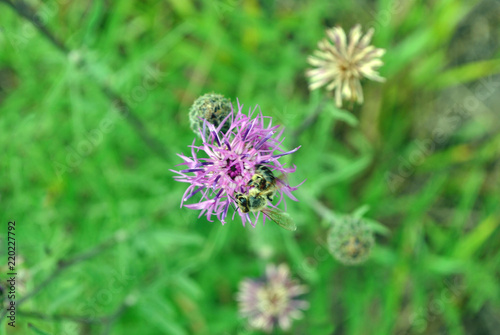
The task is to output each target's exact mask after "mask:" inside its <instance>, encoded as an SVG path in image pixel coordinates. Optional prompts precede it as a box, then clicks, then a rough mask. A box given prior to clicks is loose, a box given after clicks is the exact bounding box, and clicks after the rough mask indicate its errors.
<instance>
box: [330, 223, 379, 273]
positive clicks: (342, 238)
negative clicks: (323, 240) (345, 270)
mask: <svg viewBox="0 0 500 335" xmlns="http://www.w3.org/2000/svg"><path fill="white" fill-rule="evenodd" d="M374 244H375V239H374V238H373V232H372V230H371V229H370V227H369V226H368V225H367V224H366V222H365V221H364V220H363V219H360V218H354V217H351V216H346V217H344V218H342V219H340V220H337V221H335V222H334V223H333V227H332V228H331V229H330V231H329V232H328V248H329V250H330V252H331V253H332V255H333V256H334V257H335V258H336V259H337V260H338V261H340V262H341V263H343V264H345V265H355V264H360V263H363V262H365V261H366V260H367V259H368V257H369V256H370V252H371V250H372V247H373V245H374Z"/></svg>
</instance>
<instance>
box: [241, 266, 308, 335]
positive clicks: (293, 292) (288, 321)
mask: <svg viewBox="0 0 500 335" xmlns="http://www.w3.org/2000/svg"><path fill="white" fill-rule="evenodd" d="M306 292H307V288H306V286H304V285H299V284H298V283H297V281H295V280H293V279H292V278H291V277H290V270H289V269H288V266H286V265H285V264H281V265H279V266H278V267H276V266H274V265H268V266H267V269H266V275H265V277H264V278H260V279H245V280H243V281H242V282H241V283H240V290H239V292H238V295H237V300H238V303H239V311H240V314H241V315H242V316H243V317H245V318H247V319H248V323H249V325H250V326H251V327H253V328H256V329H261V330H264V331H266V332H271V331H272V330H273V328H274V327H279V328H281V329H283V330H287V329H290V327H291V325H292V319H300V318H301V317H302V314H303V313H302V310H304V309H307V308H308V307H309V303H308V302H307V301H304V300H300V296H301V295H303V294H304V293H306Z"/></svg>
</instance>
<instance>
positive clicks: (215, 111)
mask: <svg viewBox="0 0 500 335" xmlns="http://www.w3.org/2000/svg"><path fill="white" fill-rule="evenodd" d="M231 110H232V106H231V100H229V99H227V98H224V96H223V95H221V94H216V93H207V94H205V95H202V96H201V97H199V98H198V99H196V100H195V101H194V103H193V105H192V106H191V108H190V109H189V122H190V125H191V129H192V130H193V132H194V133H195V134H196V135H198V136H199V135H200V129H203V122H204V120H207V122H209V123H211V124H213V125H214V126H215V127H216V128H217V127H218V126H219V125H220V124H221V123H222V121H223V120H224V119H225V118H226V116H228V115H229V114H230V113H231ZM230 125H231V124H230V120H226V122H225V123H224V125H223V126H222V129H221V131H222V132H223V133H225V132H227V131H228V130H229V127H230Z"/></svg>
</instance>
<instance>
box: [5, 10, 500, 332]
mask: <svg viewBox="0 0 500 335" xmlns="http://www.w3.org/2000/svg"><path fill="white" fill-rule="evenodd" d="M29 4H30V5H31V6H33V7H34V8H35V9H36V11H37V13H41V14H40V15H42V17H43V22H44V23H45V24H46V26H47V27H48V29H50V30H51V31H52V32H54V34H55V35H56V36H58V38H60V39H61V40H62V41H63V42H64V43H65V44H66V45H67V46H68V47H69V49H70V50H72V51H71V55H70V57H66V56H64V55H63V54H61V53H60V52H59V51H58V50H57V49H56V48H54V46H53V45H52V44H51V43H49V42H48V41H47V39H46V38H44V37H43V36H42V35H41V34H40V33H38V32H36V30H35V29H34V28H33V27H32V25H31V24H30V23H28V22H27V21H26V20H25V19H22V18H20V17H19V16H17V15H16V14H15V13H14V12H13V11H12V10H11V9H10V8H8V7H7V6H5V5H4V4H0V5H1V7H0V11H1V18H0V27H1V30H0V50H2V52H1V53H0V113H1V117H0V129H1V131H0V143H1V148H2V152H3V159H2V160H1V161H0V166H1V171H2V177H3V178H2V179H1V181H0V194H1V209H2V210H1V212H2V214H3V215H2V218H3V221H4V222H5V223H6V222H7V221H8V220H16V222H17V231H16V237H17V241H16V242H17V245H18V256H21V255H22V257H23V258H24V263H23V264H22V265H21V267H23V268H25V269H26V272H27V275H26V278H25V279H24V281H25V283H23V285H24V286H25V287H24V288H23V287H22V286H20V287H19V290H20V292H19V297H22V296H23V294H26V292H29V291H30V290H32V289H33V288H35V287H36V286H37V285H38V284H39V283H41V282H42V281H43V280H45V279H46V278H48V277H49V275H50V273H51V272H52V271H54V270H55V269H56V268H57V264H58V261H59V260H61V259H66V258H70V257H72V256H74V255H77V254H80V253H82V252H85V251H86V250H89V249H92V248H93V247H94V246H96V245H98V244H99V243H102V242H104V241H107V240H109V239H113V238H115V236H116V234H117V233H118V236H121V234H122V233H123V234H126V235H127V236H129V237H128V239H126V240H125V241H123V242H121V243H117V244H116V245H115V246H113V247H112V248H109V249H106V251H103V252H102V253H101V254H100V255H98V256H96V257H94V258H92V259H90V260H88V261H85V262H81V263H79V264H77V265H75V266H74V267H70V268H68V269H67V270H66V271H64V272H63V273H61V275H60V276H58V277H57V278H55V279H54V280H53V281H52V282H51V283H50V284H49V285H48V286H47V287H46V288H45V289H44V290H42V291H41V292H40V293H39V294H37V295H36V296H34V297H33V298H31V299H30V300H29V301H27V302H26V303H25V304H23V305H22V307H20V308H19V310H18V312H19V314H18V315H17V322H18V326H19V327H16V329H11V327H8V326H5V327H2V328H1V330H0V334H5V333H8V334H25V333H26V334H30V332H31V333H33V332H32V330H29V329H28V322H31V323H33V324H34V325H36V329H39V330H40V331H43V332H45V333H48V334H99V333H103V334H106V333H110V334H137V333H141V334H174V335H177V334H179V335H180V334H245V333H252V332H247V331H246V330H245V327H244V320H241V319H240V318H239V316H238V314H237V306H236V302H235V299H234V297H235V294H236V292H237V287H238V283H239V282H240V281H241V280H242V279H243V278H245V277H258V276H260V275H261V274H262V272H263V270H264V267H265V264H267V263H268V262H273V263H279V262H286V263H288V264H289V265H290V267H291V268H292V272H293V273H294V276H295V277H298V278H300V279H301V280H302V281H304V282H306V283H307V284H308V285H309V287H310V293H309V294H308V295H307V297H306V298H307V299H308V300H309V302H310V304H311V308H310V309H309V310H308V311H307V312H306V315H305V318H304V319H303V320H301V321H297V322H295V324H294V328H293V331H292V332H291V333H293V334H380V335H385V334H422V333H423V334H453V335H455V334H457V335H459V334H478V335H479V334H494V333H495V331H496V329H497V328H498V327H496V326H498V325H499V324H500V314H499V311H500V291H499V285H498V283H499V279H500V278H499V275H500V274H499V270H500V252H499V243H498V241H499V237H500V230H499V229H498V224H499V222H500V210H499V207H498V203H499V195H500V192H498V191H499V172H498V171H499V165H498V164H499V163H498V156H499V153H500V152H499V147H500V137H499V136H498V129H499V126H500V123H499V115H498V110H497V107H496V106H498V104H496V102H498V91H499V88H498V86H499V85H498V82H499V77H498V75H495V74H496V73H497V72H498V69H499V67H498V65H499V57H498V56H499V50H498V43H496V42H495V41H496V40H498V34H499V32H500V31H499V29H500V28H499V27H500V26H499V24H498V23H499V22H498V17H500V16H495V14H497V13H499V11H500V10H499V5H498V3H497V2H494V1H482V2H480V1H457V0H439V1H438V0H436V1H432V2H428V3H423V2H418V1H408V2H404V3H403V2H400V1H397V0H396V1H391V0H380V1H368V0H366V1H365V0H358V1H353V2H348V1H342V2H332V1H312V0H311V1H304V2H296V1H287V0H279V1H278V0H277V1H274V2H271V1H269V2H267V1H261V2H259V1H256V0H241V1H231V0H226V1H222V0H216V1H210V2H209V1H203V2H200V1H191V0H189V1H175V0H170V1H144V2H140V3H139V2H128V1H115V2H113V3H108V2H100V1H96V2H78V3H76V2H62V1H51V2H45V3H42V2H39V1H35V0H33V1H30V2H29ZM477 22H479V23H477ZM356 23H361V24H362V25H363V28H364V29H367V28H368V26H370V25H372V26H374V27H375V29H376V33H375V36H374V42H373V43H374V45H376V46H378V47H383V48H386V49H387V54H386V56H384V58H383V59H384V61H385V65H384V66H383V67H382V68H381V73H382V75H383V76H385V77H386V78H387V82H386V83H385V84H379V83H371V82H364V90H365V101H366V102H365V104H364V105H363V106H355V108H354V109H353V110H352V116H351V115H350V114H345V112H342V111H339V110H337V109H335V108H334V107H333V101H331V100H329V102H328V106H327V107H325V109H324V111H323V112H322V113H321V114H320V116H319V119H318V121H317V122H316V123H314V124H313V125H312V127H310V128H309V129H308V130H307V131H306V132H304V133H303V134H302V135H301V136H300V139H299V144H300V145H302V148H301V149H300V150H299V151H298V152H297V153H296V154H294V155H293V158H292V159H293V163H294V164H296V165H297V172H296V173H295V174H294V175H292V176H291V177H290V179H291V180H290V181H291V183H292V184H298V183H299V182H300V181H302V180H303V179H305V178H307V181H306V183H304V185H303V186H302V187H301V188H300V189H299V190H298V191H297V192H296V193H297V197H298V198H299V200H300V201H299V202H297V203H293V202H289V203H288V211H289V212H290V213H291V215H293V216H294V217H295V219H296V221H297V223H298V226H299V228H298V230H297V232H296V233H295V234H290V233H288V232H286V231H283V230H280V228H279V227H276V226H275V225H272V224H268V225H266V226H262V225H258V226H257V227H256V228H255V229H253V228H251V227H250V226H248V227H245V228H244V227H242V226H241V223H240V222H239V221H238V220H235V221H234V222H229V223H228V224H226V225H225V226H222V225H221V224H220V223H219V222H214V223H210V222H207V221H206V219H205V218H200V219H198V218H197V215H198V213H196V212H194V211H191V210H188V209H186V208H182V209H180V208H179V205H180V198H181V196H182V194H183V193H184V190H185V188H186V185H185V184H181V183H175V182H174V180H173V179H172V176H173V174H172V173H171V172H170V171H169V169H171V168H173V167H174V165H175V164H178V163H180V159H178V158H176V156H175V153H177V152H184V153H186V152H188V150H189V149H188V148H187V145H189V144H191V142H192V140H193V134H192V133H191V131H190V129H189V122H188V118H187V111H188V108H189V106H190V104H191V103H192V102H193V100H194V99H195V98H196V97H198V96H199V95H201V94H203V93H206V92H211V91H215V92H220V93H223V94H225V95H226V96H227V97H230V98H231V99H232V100H233V101H235V100H236V98H238V99H239V101H240V102H241V103H244V104H245V107H246V108H249V107H253V106H254V105H256V104H258V105H259V106H260V108H261V109H262V111H263V113H264V114H265V115H268V116H272V117H273V120H274V122H275V123H279V124H282V125H283V126H285V127H286V129H287V130H288V134H291V130H293V129H296V128H297V127H298V126H299V125H300V124H301V123H302V122H303V120H304V119H305V118H306V117H307V116H308V115H310V114H311V113H313V111H314V110H315V108H316V107H317V105H318V104H319V103H320V101H321V99H322V96H323V95H324V93H323V92H313V93H309V92H308V90H307V82H306V79H305V77H304V71H305V69H306V68H307V64H306V57H307V55H308V54H310V53H312V51H313V50H314V49H315V47H316V43H317V41H318V40H319V39H321V38H323V36H324V29H325V28H326V27H328V26H333V25H341V26H342V27H344V28H345V29H349V28H350V27H351V26H352V25H354V24H356ZM478 25H479V28H478ZM485 31H487V34H486V33H485ZM485 36H486V37H485ZM452 51H453V52H452ZM80 58H84V59H86V60H87V65H86V66H84V67H81V66H78V61H77V60H78V59H80ZM101 83H104V84H106V85H109V86H110V87H112V88H113V89H114V90H116V91H117V92H118V93H119V94H120V95H121V96H123V97H125V100H126V101H127V102H128V103H129V104H130V106H131V107H132V110H133V112H134V113H135V114H136V115H137V116H138V117H139V118H140V119H141V120H142V122H143V123H144V124H145V126H146V127H147V129H148V131H149V132H150V134H151V135H152V136H154V137H155V138H158V139H159V141H160V142H161V143H162V144H163V145H164V147H165V148H166V150H167V153H168V158H167V159H164V158H162V157H159V156H158V155H156V154H155V152H154V151H152V150H151V148H150V147H149V146H148V145H147V144H145V143H144V141H142V140H141V138H140V137H139V136H138V135H137V132H136V131H134V129H133V128H132V127H131V126H130V125H129V124H128V123H127V120H126V119H125V118H123V117H120V115H119V114H118V113H117V111H116V108H114V107H113V101H111V100H110V99H109V98H108V97H107V96H106V95H105V94H103V92H102V90H101V89H100V84H101ZM349 113H351V112H349ZM353 116H354V117H353ZM103 122H104V123H105V124H107V125H108V127H104V126H103ZM98 135H100V136H98ZM438 135H439V136H438ZM288 141H289V142H288V143H290V141H291V138H290V137H289V138H288ZM429 141H430V142H429ZM419 143H433V144H434V146H433V148H432V149H425V148H424V149H422V147H418V144H419ZM315 202H320V203H322V204H323V205H324V206H326V207H327V208H330V209H332V210H333V211H335V212H336V213H350V212H352V211H354V210H356V209H357V208H359V207H361V206H362V205H368V206H369V208H370V209H369V211H368V213H367V214H365V216H366V217H367V218H370V219H373V220H375V221H377V222H380V223H382V224H383V225H385V226H386V227H387V228H388V230H389V233H388V234H378V235H377V247H376V249H375V251H374V254H373V257H372V259H371V260H370V261H368V263H366V264H365V265H362V266H359V267H346V266H343V265H341V264H339V263H337V262H336V261H335V260H334V259H333V258H332V257H330V256H328V255H326V251H325V249H324V247H323V245H324V236H325V232H326V229H327V226H328V222H326V220H324V219H323V218H322V217H320V216H319V215H318V213H317V212H316V211H315V210H314V203H315ZM0 234H2V237H3V236H5V234H4V231H2V232H1V233H0ZM3 249H5V248H3ZM1 252H2V253H5V252H6V250H5V251H4V250H1ZM2 259H6V257H3V258H2ZM2 275H3V273H2ZM19 297H18V299H19ZM127 299H128V300H127ZM124 301H127V302H134V303H133V304H132V303H131V306H130V307H127V308H126V309H125V310H124V311H123V313H120V314H118V315H117V317H116V319H113V320H112V321H113V322H109V327H110V329H109V330H108V329H106V327H107V321H108V320H101V319H99V318H101V317H106V316H109V315H113V313H114V312H115V311H117V309H119V307H120V306H122V304H123V302H124ZM22 311H24V312H30V311H31V312H41V313H44V314H45V315H46V316H47V317H50V316H51V315H60V314H70V315H81V316H87V317H89V318H90V320H91V321H96V320H101V321H102V322H101V321H98V322H97V321H96V322H94V323H91V324H85V323H78V322H77V323H75V322H72V321H69V320H62V321H61V320H55V321H54V320H45V319H43V318H37V317H28V316H23V315H22V314H21V313H20V312H22ZM105 321H106V322H105ZM3 323H4V324H5V323H6V322H5V321H3ZM108 331H109V332H108ZM277 333H279V332H277ZM255 334H258V332H255Z"/></svg>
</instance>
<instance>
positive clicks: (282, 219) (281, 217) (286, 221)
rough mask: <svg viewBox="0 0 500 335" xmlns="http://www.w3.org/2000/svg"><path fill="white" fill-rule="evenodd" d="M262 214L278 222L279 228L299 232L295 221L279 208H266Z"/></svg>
mask: <svg viewBox="0 0 500 335" xmlns="http://www.w3.org/2000/svg"><path fill="white" fill-rule="evenodd" d="M262 213H264V214H265V215H267V217H268V218H270V219H271V220H273V221H274V222H276V224H277V225H278V226H280V227H281V228H284V229H286V230H290V231H295V230H297V226H296V225H295V222H294V221H293V219H292V217H291V216H290V214H288V213H286V212H283V211H282V210H281V209H279V208H272V207H266V208H264V209H263V210H262Z"/></svg>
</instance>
